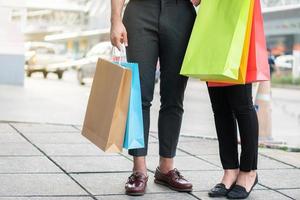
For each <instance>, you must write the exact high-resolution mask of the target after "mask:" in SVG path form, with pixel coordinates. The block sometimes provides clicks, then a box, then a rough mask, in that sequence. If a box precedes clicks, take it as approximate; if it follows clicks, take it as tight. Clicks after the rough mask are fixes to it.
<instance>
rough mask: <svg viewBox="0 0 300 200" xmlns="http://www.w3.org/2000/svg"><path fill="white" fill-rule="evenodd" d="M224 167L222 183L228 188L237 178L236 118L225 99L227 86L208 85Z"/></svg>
mask: <svg viewBox="0 0 300 200" xmlns="http://www.w3.org/2000/svg"><path fill="white" fill-rule="evenodd" d="M208 91H209V96H210V100H211V104H212V109H213V112H214V119H215V126H216V131H217V136H218V141H219V154H220V159H221V163H222V166H223V169H224V176H223V179H222V183H223V184H225V186H226V188H227V189H228V188H229V187H230V186H231V185H232V184H233V183H234V182H235V181H236V178H237V174H238V168H239V161H238V144H237V127H236V120H235V117H234V115H233V112H232V110H231V108H230V104H229V103H228V100H227V95H226V94H227V91H228V87H208Z"/></svg>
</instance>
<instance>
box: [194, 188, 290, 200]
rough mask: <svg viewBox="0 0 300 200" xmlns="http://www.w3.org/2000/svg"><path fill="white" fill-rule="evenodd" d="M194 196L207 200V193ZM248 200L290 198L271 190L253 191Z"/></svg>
mask: <svg viewBox="0 0 300 200" xmlns="http://www.w3.org/2000/svg"><path fill="white" fill-rule="evenodd" d="M193 194H194V195H196V196H197V197H199V198H200V199H201V200H209V199H212V198H209V197H208V195H207V192H193ZM213 199H214V200H224V198H213ZM247 199H248V200H285V199H286V200H288V199H290V198H287V197H285V196H284V195H281V194H279V193H277V192H274V191H272V190H254V191H252V192H251V194H250V196H249V197H248V198H247Z"/></svg>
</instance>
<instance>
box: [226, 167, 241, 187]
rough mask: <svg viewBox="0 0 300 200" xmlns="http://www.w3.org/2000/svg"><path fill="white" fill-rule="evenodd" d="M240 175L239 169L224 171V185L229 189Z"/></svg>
mask: <svg viewBox="0 0 300 200" xmlns="http://www.w3.org/2000/svg"><path fill="white" fill-rule="evenodd" d="M238 175H239V170H238V169H229V170H224V175H223V179H222V183H223V184H224V185H225V186H226V188H227V189H229V188H230V187H231V186H232V185H233V184H234V183H235V182H236V180H237V178H238Z"/></svg>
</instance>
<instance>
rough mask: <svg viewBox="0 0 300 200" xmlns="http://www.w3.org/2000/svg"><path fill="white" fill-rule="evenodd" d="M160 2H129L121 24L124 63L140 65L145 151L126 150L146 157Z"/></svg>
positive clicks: (157, 52) (157, 47)
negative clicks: (124, 39)
mask: <svg viewBox="0 0 300 200" xmlns="http://www.w3.org/2000/svg"><path fill="white" fill-rule="evenodd" d="M159 12H160V3H159V1H146V0H141V1H135V0H133V1H130V2H129V4H128V5H127V8H126V10H125V13H124V18H123V22H124V25H125V27H126V29H127V34H128V47H127V60H128V61H129V62H136V63H138V64H139V71H140V81H141V94H142V109H143V122H144V137H145V148H140V149H132V150H129V154H130V155H132V156H146V155H147V148H148V137H149V127H150V107H151V102H152V100H153V93H154V84H155V71H156V64H157V60H158V54H159V45H158V44H159V38H158V17H159Z"/></svg>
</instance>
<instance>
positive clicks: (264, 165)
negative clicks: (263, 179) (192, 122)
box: [198, 155, 292, 169]
mask: <svg viewBox="0 0 300 200" xmlns="http://www.w3.org/2000/svg"><path fill="white" fill-rule="evenodd" d="M198 157H199V158H202V159H204V160H207V161H209V162H212V163H214V164H216V165H218V166H222V164H221V161H220V158H219V155H202V156H198ZM288 168H290V169H291V168H292V167H291V166H289V165H286V164H283V163H281V162H277V161H275V160H272V159H270V158H266V157H262V156H259V157H258V169H288Z"/></svg>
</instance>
